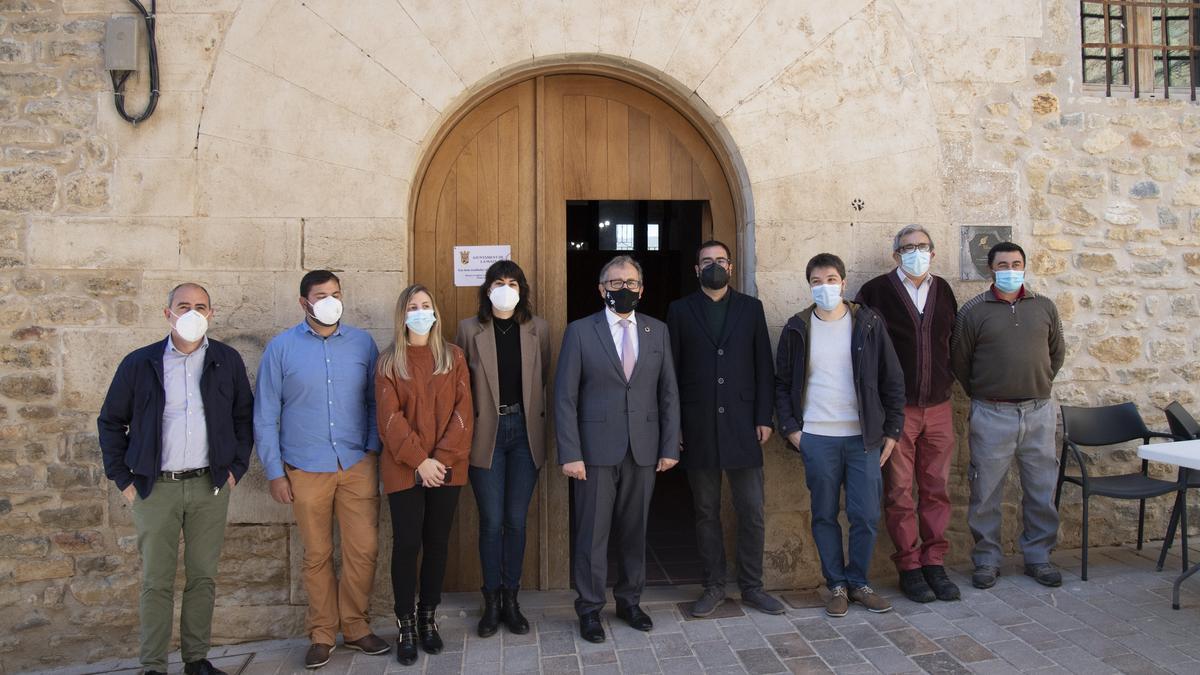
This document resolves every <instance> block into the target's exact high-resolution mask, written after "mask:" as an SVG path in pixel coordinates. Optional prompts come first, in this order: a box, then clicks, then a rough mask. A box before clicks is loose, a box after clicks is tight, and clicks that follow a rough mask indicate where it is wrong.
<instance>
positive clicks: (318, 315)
mask: <svg viewBox="0 0 1200 675" xmlns="http://www.w3.org/2000/svg"><path fill="white" fill-rule="evenodd" d="M308 306H309V307H312V316H313V318H314V319H316V320H317V323H319V324H321V325H324V326H332V325H334V324H336V323H337V322H338V320H339V319H341V318H342V301H341V300H338V299H337V298H335V297H333V296H332V295H331V296H329V297H326V298H321V299H320V300H318V301H316V302H312V303H309V305H308Z"/></svg>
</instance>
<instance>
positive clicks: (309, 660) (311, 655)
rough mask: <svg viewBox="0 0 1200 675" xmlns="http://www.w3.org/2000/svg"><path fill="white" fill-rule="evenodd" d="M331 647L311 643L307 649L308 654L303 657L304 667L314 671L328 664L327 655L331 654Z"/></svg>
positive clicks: (332, 647) (332, 648)
mask: <svg viewBox="0 0 1200 675" xmlns="http://www.w3.org/2000/svg"><path fill="white" fill-rule="evenodd" d="M333 650H334V646H333V645H323V644H317V643H313V645H312V646H311V647H309V648H308V653H307V654H305V655H304V667H305V668H308V669H309V670H316V669H317V668H320V667H321V666H323V665H325V664H326V663H329V655H330V654H332V653H333Z"/></svg>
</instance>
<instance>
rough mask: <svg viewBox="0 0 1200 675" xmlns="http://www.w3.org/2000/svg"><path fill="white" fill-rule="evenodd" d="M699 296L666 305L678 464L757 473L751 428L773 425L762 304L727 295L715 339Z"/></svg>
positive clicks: (770, 366)
mask: <svg viewBox="0 0 1200 675" xmlns="http://www.w3.org/2000/svg"><path fill="white" fill-rule="evenodd" d="M706 302H711V300H709V299H708V297H707V296H705V295H704V292H703V291H696V292H695V293H692V294H691V295H688V296H686V297H683V298H680V299H679V300H676V301H675V302H672V303H671V307H670V309H668V311H667V328H668V330H669V331H670V333H671V353H672V354H673V355H674V356H675V373H676V377H677V378H678V380H679V401H680V415H681V417H682V420H683V429H682V431H683V454H682V459H681V463H682V464H683V466H684V467H686V468H689V469H715V468H722V469H740V468H746V467H754V466H762V463H763V459H762V447H761V446H760V445H759V444H758V436H757V434H756V432H755V427H756V426H764V427H769V426H771V425H772V415H773V413H774V406H775V391H774V387H775V369H774V365H773V356H772V354H771V339H770V337H769V336H768V335H767V319H766V315H765V314H764V313H763V306H762V302H760V301H759V300H758V299H757V298H752V297H750V296H748V295H744V294H742V293H738V292H737V291H735V290H733V289H732V288H731V289H729V299H728V302H729V313H728V315H727V316H726V317H725V329H724V330H723V331H722V333H721V335H720V336H718V337H713V336H712V335H710V334H709V332H708V326H707V323H706V321H705V319H704V303H706Z"/></svg>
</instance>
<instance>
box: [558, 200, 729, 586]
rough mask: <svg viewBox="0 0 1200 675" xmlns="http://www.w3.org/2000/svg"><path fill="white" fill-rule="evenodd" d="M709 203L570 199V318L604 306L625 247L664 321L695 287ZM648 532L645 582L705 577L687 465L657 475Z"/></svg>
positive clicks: (652, 312)
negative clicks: (602, 286)
mask: <svg viewBox="0 0 1200 675" xmlns="http://www.w3.org/2000/svg"><path fill="white" fill-rule="evenodd" d="M707 208H708V204H707V202H704V201H698V200H685V201H681V200H677V201H663V200H657V201H652V200H636V201H599V200H590V201H583V200H572V201H568V202H567V320H568V321H574V320H576V319H581V318H583V317H586V316H588V315H590V314H593V313H595V312H597V311H599V310H600V309H601V308H602V307H603V305H602V303H601V301H600V297H599V293H598V291H597V288H596V284H597V282H598V280H599V274H600V269H601V268H602V267H603V266H604V263H606V262H608V261H609V260H610V259H612V258H613V257H614V256H617V255H622V254H628V255H631V256H633V257H634V258H635V259H636V260H637V261H638V262H639V263H641V265H642V270H643V275H644V279H643V283H644V284H645V293H644V294H643V295H642V300H641V302H639V303H638V308H637V311H638V312H639V313H641V314H645V315H647V316H652V317H654V318H656V319H659V320H662V321H665V320H666V317H667V307H668V306H669V305H670V304H671V302H672V301H674V300H676V299H678V298H680V297H682V296H684V295H686V294H688V293H691V292H692V291H693V290H695V288H696V274H695V270H694V269H693V267H694V264H695V263H694V261H693V256H694V254H695V251H696V247H697V246H699V245H700V242H701V241H702V240H703V239H702V233H703V229H704V228H703V225H704V221H705V216H706V213H705V210H706V209H707ZM572 489H573V486H572ZM571 503H572V504H574V502H573V501H572V502H571ZM571 522H572V523H574V519H573V518H572V520H571ZM573 530H574V528H573V527H572V533H571V535H572V536H571V541H572V543H573V542H574V540H575V537H574V531H573ZM646 535H647V540H648V541H647V545H646V583H647V584H648V585H673V584H688V583H699V582H700V581H701V580H702V578H701V577H702V570H701V567H700V557H699V553H698V551H697V549H696V537H695V518H694V511H693V509H692V491H691V489H690V488H689V487H688V482H687V474H686V473H685V472H684V471H682V470H680V469H674V470H671V471H667V472H666V473H662V474H659V475H658V477H657V481H656V483H655V486H654V497H653V499H652V501H651V505H650V521H649V523H648V524H647V528H646ZM615 542H616V538H615V537H614V538H613V539H612V540H611V541H610V555H609V561H610V564H609V571H608V578H609V583H610V584H612V583H613V582H615V581H616V578H617V571H616V564H615V562H613V561H615V560H616V556H615V555H612V552H611V548H613V547H615ZM571 555H572V558H573V557H574V550H573V549H572V552H571Z"/></svg>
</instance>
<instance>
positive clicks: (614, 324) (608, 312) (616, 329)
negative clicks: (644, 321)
mask: <svg viewBox="0 0 1200 675" xmlns="http://www.w3.org/2000/svg"><path fill="white" fill-rule="evenodd" d="M604 314H605V316H606V317H607V318H608V330H609V331H610V332H611V333H612V338H613V344H615V345H616V346H617V359H618V360H620V359H623V358H625V354H623V353H621V341H622V339H623V338H624V333H623V332H622V331H624V328H623V327H622V326H621V324H620V323H618V322H619V321H620V320H621V317H620V316H619V315H618V314H617V313H616V312H614V311H612V308H610V307H605V308H604ZM629 330H630V332H631V334H632V335H633V360H634V362H635V363H636V362H637V356H638V349H639V347H638V334H637V312H631V313H630V314H629Z"/></svg>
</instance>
